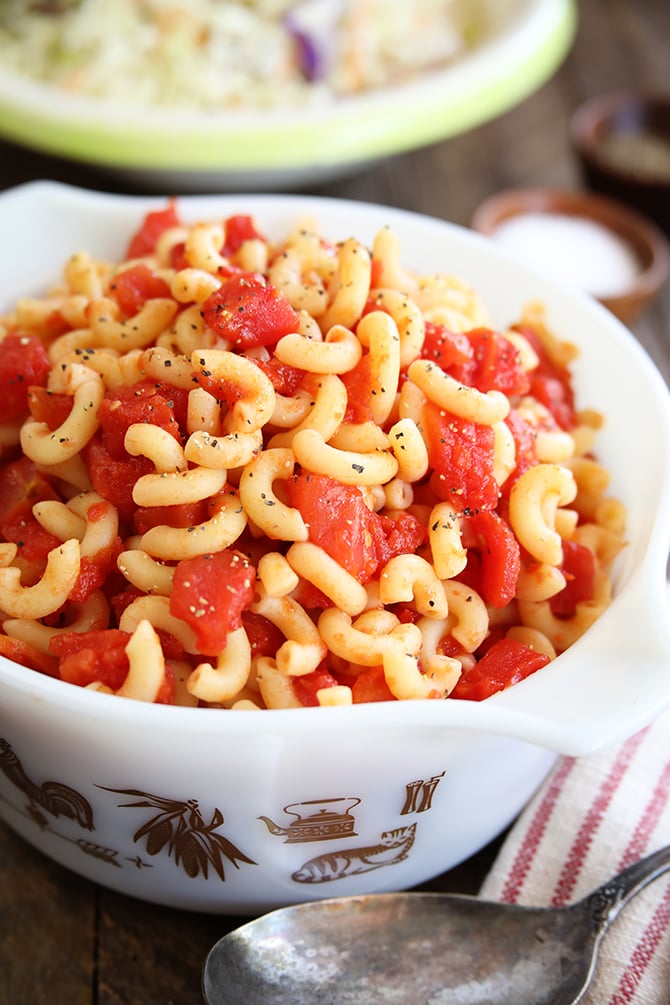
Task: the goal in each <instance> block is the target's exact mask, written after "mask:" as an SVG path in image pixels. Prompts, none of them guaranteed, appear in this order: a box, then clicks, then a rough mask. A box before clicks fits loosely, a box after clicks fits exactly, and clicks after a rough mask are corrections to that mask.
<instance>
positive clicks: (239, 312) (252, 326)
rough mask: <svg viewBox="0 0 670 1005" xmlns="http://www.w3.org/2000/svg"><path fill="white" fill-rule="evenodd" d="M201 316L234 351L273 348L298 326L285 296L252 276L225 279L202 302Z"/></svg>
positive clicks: (239, 275)
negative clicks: (266, 346) (262, 346)
mask: <svg viewBox="0 0 670 1005" xmlns="http://www.w3.org/2000/svg"><path fill="white" fill-rule="evenodd" d="M202 314H203V317H204V319H205V322H206V323H207V325H209V327H210V328H211V329H212V330H213V331H215V332H216V334H217V335H219V336H220V337H221V338H224V339H227V340H229V341H230V342H232V344H233V345H234V346H235V347H236V348H238V349H250V348H252V347H253V346H258V345H275V343H277V342H278V341H279V339H280V338H282V337H283V336H284V335H288V334H289V333H290V332H295V331H297V330H298V326H299V318H298V315H297V313H296V312H295V311H294V310H293V308H292V307H291V304H290V303H289V301H288V298H287V297H286V295H285V294H284V293H282V292H281V290H278V289H277V288H276V287H274V286H272V285H271V284H270V283H268V282H267V280H266V279H265V278H264V277H263V276H261V275H260V274H258V273H255V272H242V273H239V274H238V275H233V276H231V277H230V278H229V279H226V281H225V282H224V283H222V284H221V286H220V287H219V289H218V290H215V291H214V293H212V294H210V296H209V297H208V298H207V299H206V300H205V302H204V304H203V305H202Z"/></svg>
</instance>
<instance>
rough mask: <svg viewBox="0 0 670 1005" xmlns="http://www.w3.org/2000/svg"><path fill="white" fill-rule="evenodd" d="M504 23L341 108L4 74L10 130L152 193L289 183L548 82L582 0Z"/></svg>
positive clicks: (5, 124)
mask: <svg viewBox="0 0 670 1005" xmlns="http://www.w3.org/2000/svg"><path fill="white" fill-rule="evenodd" d="M509 7H510V14H509V17H508V18H507V20H506V23H505V24H504V26H503V27H502V28H501V29H500V30H499V31H497V32H496V33H495V34H494V35H493V36H492V37H491V38H490V39H489V40H488V41H487V42H486V43H485V44H482V45H481V46H480V47H479V48H477V49H475V50H473V51H472V52H471V53H469V54H468V55H467V56H464V57H463V58H462V59H460V60H457V61H455V62H454V63H453V64H451V65H450V66H448V67H447V68H446V69H444V70H440V71H436V72H431V73H425V74H422V75H421V76H419V77H417V78H416V79H415V80H413V81H411V82H409V83H407V84H402V85H399V86H397V87H386V88H383V89H381V90H379V91H375V92H368V93H365V94H361V95H360V96H354V97H351V98H347V99H343V100H341V101H336V102H334V103H333V104H332V105H330V106H326V107H316V108H314V107H313V108H305V109H292V108H277V109H272V110H269V111H253V110H249V109H240V110H239V111H225V112H221V113H216V112H211V111H207V112H205V111H203V112H196V111H192V112H191V111H184V110H177V109H161V108H151V109H147V108H142V107H141V106H139V105H138V106H133V107H128V105H127V104H121V103H118V102H116V103H115V102H111V101H102V100H99V99H96V98H85V97H81V96H76V95H68V94H64V93H63V92H62V91H57V90H56V89H55V88H53V87H50V86H48V85H44V84H40V83H37V82H33V81H29V80H27V79H25V78H20V77H18V76H17V75H16V74H15V73H11V72H8V71H7V70H3V68H2V61H1V60H0V135H2V136H4V137H5V138H7V139H11V140H13V141H15V142H18V143H21V144H24V145H26V146H28V147H32V148H34V149H36V150H39V151H42V152H46V153H51V154H57V155H59V156H62V157H66V158H68V159H71V160H76V161H84V162H85V163H88V164H91V165H97V166H100V167H104V168H106V169H113V171H114V172H115V173H117V174H121V175H122V176H124V177H126V178H131V179H132V181H133V182H134V184H136V185H137V184H142V185H144V186H145V187H146V188H147V189H150V190H152V191H187V190H188V191H201V192H205V191H221V190H226V189H228V190H229V189H244V190H247V191H254V190H255V191H258V190H261V189H271V190H278V189H283V188H288V187H291V188H295V187H299V186H304V185H308V184H316V183H317V182H320V181H323V180H325V179H327V178H332V177H336V176H338V175H343V174H348V173H351V172H354V171H355V170H356V169H357V168H358V167H360V165H362V164H364V163H366V162H370V161H375V160H378V159H380V158H383V157H386V156H388V155H390V154H395V153H399V152H401V151H406V150H411V149H414V148H417V147H420V146H424V145H426V144H429V143H434V142H437V141H438V140H441V139H446V138H447V137H449V136H453V135H456V134H457V133H460V132H463V131H464V130H466V129H469V128H472V127H473V126H476V125H479V124H480V123H482V122H484V121H486V120H488V119H490V118H492V117H494V116H495V115H498V114H500V113H502V112H503V111H506V110H507V109H508V108H510V107H511V106H512V105H514V104H516V103H517V102H519V101H521V100H522V99H523V98H525V97H527V96H528V95H529V94H531V93H532V92H533V91H534V90H536V89H537V88H538V87H540V86H541V85H542V84H543V83H544V82H545V81H546V80H547V79H548V77H550V76H551V74H552V73H553V72H554V71H555V69H556V67H557V66H558V65H559V64H560V62H561V61H562V59H563V57H564V56H565V54H566V52H567V50H568V48H569V46H570V44H571V42H572V39H573V36H574V30H575V22H576V3H575V0H515V3H514V4H510V5H509Z"/></svg>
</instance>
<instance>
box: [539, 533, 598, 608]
mask: <svg viewBox="0 0 670 1005" xmlns="http://www.w3.org/2000/svg"><path fill="white" fill-rule="evenodd" d="M561 570H562V572H563V575H564V576H565V580H566V583H565V586H564V588H563V589H562V590H561V592H560V593H557V594H555V595H554V596H553V597H551V598H550V600H549V606H550V607H551V611H552V614H553V615H554V616H555V617H557V618H571V617H572V616H573V615H574V613H575V610H576V607H577V604H579V603H581V602H583V601H584V600H590V599H591V597H592V596H593V591H594V586H595V574H596V560H595V556H594V554H593V552H592V551H591V549H590V548H587V547H586V546H585V545H583V544H578V543H577V542H576V541H563V563H562V565H561Z"/></svg>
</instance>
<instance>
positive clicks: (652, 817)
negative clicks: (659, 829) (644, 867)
mask: <svg viewBox="0 0 670 1005" xmlns="http://www.w3.org/2000/svg"><path fill="white" fill-rule="evenodd" d="M669 794H670V761H668V762H667V764H666V765H665V767H664V769H663V771H662V772H661V774H660V776H659V778H658V781H657V783H656V785H655V786H654V790H653V792H652V794H651V799H650V800H649V802H648V803H647V805H646V806H645V809H644V813H643V814H642V816H641V817H640V819H639V820H638V823H637V827H636V828H635V830H634V832H633V834H632V837H631V839H630V841H629V842H628V846H627V848H626V850H625V852H624V853H623V856H622V858H621V862H620V864H619V869H625V868H626V866H627V865H630V864H631V863H632V862H636V861H637V860H638V859H639V858H642V856H643V855H644V854H645V853H646V850H647V845H648V843H649V838H650V837H651V834H652V833H653V831H654V828H655V827H656V824H657V823H658V821H659V817H660V816H661V813H662V812H663V810H664V809H665V807H666V805H667V802H668V795H669Z"/></svg>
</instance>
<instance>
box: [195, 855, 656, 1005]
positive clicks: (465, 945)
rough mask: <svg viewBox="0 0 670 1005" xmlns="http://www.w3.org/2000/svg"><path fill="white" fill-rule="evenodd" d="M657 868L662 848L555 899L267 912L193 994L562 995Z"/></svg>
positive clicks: (568, 999) (389, 998)
mask: <svg viewBox="0 0 670 1005" xmlns="http://www.w3.org/2000/svg"><path fill="white" fill-rule="evenodd" d="M668 869H670V847H667V848H663V849H661V850H660V851H658V852H655V853H654V854H652V855H650V856H648V857H647V858H646V859H643V860H642V861H640V862H636V863H634V864H633V865H631V866H629V867H628V868H627V869H624V870H623V871H622V872H620V873H619V874H618V875H616V876H615V877H613V878H612V879H610V880H609V881H608V882H606V883H604V884H603V885H602V886H600V887H598V888H597V889H596V890H594V891H593V892H592V893H591V894H589V895H588V896H587V897H585V898H584V899H583V900H580V901H577V902H576V903H574V904H571V905H569V906H567V907H558V908H542V907H523V906H519V905H517V904H500V903H494V902H491V901H486V900H479V899H478V898H476V897H470V896H464V895H456V894H441V893H388V894H373V895H370V896H363V897H340V898H333V899H331V900H322V901H314V902H311V903H306V904H299V905H295V906H293V907H288V908H283V909H281V910H277V911H272V912H271V913H269V914H266V915H264V916H263V917H261V918H258V919H257V920H255V921H251V922H249V923H248V924H246V925H243V926H242V927H241V928H238V929H236V930H235V931H233V932H230V933H229V934H228V935H226V936H224V937H223V938H222V939H220V940H219V942H217V943H216V945H215V946H214V947H213V948H212V949H211V951H210V953H209V954H208V956H207V959H206V961H205V964H204V967H203V996H204V999H205V1001H206V1002H207V1003H208V1005H233V1003H235V1002H240V1001H244V1002H245V1003H246V1005H270V1003H272V1005H289V1003H291V1005H308V1003H309V1005H317V1003H319V1002H323V1003H326V1002H333V1001H337V1002H338V1005H354V1003H357V1005H361V1003H364V1002H375V1003H379V1005H382V1003H389V1005H391V1003H398V1005H399V1003H404V1002H408V1001H411V1002H413V1005H428V1003H434V1002H438V1001H439V1002H444V1003H445V1005H446V1003H447V1002H453V1003H458V1005H519V1002H522V1001H531V1000H532V1001H533V1002H534V1003H535V1005H573V1003H575V1002H578V1001H579V1000H580V998H581V997H582V995H583V993H584V991H585V990H586V988H587V986H588V984H589V982H590V981H591V978H592V977H593V974H594V971H595V964H596V959H597V953H598V947H599V945H600V942H601V940H602V937H603V935H604V934H605V932H606V931H607V929H608V927H609V925H610V924H611V922H612V921H613V920H614V918H615V917H616V916H617V914H618V913H619V911H620V910H621V908H622V907H623V906H624V905H625V904H626V903H628V901H629V900H630V899H631V898H632V897H633V896H634V895H635V894H637V893H639V891H640V890H642V889H643V888H644V887H645V886H646V885H647V884H648V883H650V882H651V881H652V880H654V879H656V878H657V877H658V876H660V875H661V874H662V873H664V872H666V871H667V870H668ZM447 995H448V997H447Z"/></svg>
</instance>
